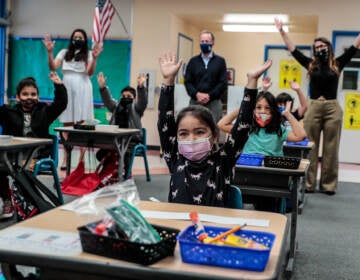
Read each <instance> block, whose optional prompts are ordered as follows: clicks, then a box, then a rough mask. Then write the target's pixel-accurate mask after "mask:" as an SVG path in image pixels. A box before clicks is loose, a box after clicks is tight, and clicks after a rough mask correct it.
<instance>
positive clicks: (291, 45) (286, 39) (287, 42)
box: [275, 18, 296, 52]
mask: <svg viewBox="0 0 360 280" xmlns="http://www.w3.org/2000/svg"><path fill="white" fill-rule="evenodd" d="M275 26H276V28H277V30H279V32H280V35H281V38H282V39H283V41H284V43H285V45H286V47H287V48H288V50H289V51H290V52H293V51H294V50H295V48H296V47H295V45H294V43H293V42H292V41H291V40H290V38H289V36H288V35H287V34H286V32H285V31H284V29H283V23H282V21H281V20H280V19H278V18H275Z"/></svg>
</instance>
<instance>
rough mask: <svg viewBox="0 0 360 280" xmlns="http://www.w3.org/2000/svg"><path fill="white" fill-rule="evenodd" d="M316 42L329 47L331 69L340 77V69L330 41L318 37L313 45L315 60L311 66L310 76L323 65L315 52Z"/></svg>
mask: <svg viewBox="0 0 360 280" xmlns="http://www.w3.org/2000/svg"><path fill="white" fill-rule="evenodd" d="M316 42H322V43H324V44H326V45H327V47H328V52H329V59H328V65H329V68H330V69H331V70H332V71H334V72H335V73H336V74H338V75H339V68H338V66H337V63H336V59H335V54H334V49H333V47H332V45H331V43H330V41H329V40H328V39H326V38H325V37H317V38H315V39H314V43H313V46H312V50H313V60H312V61H311V62H310V64H309V69H308V75H310V74H311V73H312V72H313V71H314V70H315V69H320V65H321V61H320V60H319V58H318V57H317V56H316V52H315V43H316Z"/></svg>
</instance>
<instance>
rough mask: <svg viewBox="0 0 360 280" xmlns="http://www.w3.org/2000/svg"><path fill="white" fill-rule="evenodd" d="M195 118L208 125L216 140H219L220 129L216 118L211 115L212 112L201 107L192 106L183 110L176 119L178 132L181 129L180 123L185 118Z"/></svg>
mask: <svg viewBox="0 0 360 280" xmlns="http://www.w3.org/2000/svg"><path fill="white" fill-rule="evenodd" d="M188 115H190V116H193V117H194V118H196V119H198V120H200V121H201V122H203V123H205V124H206V125H208V126H209V128H210V130H211V133H212V136H213V138H214V139H216V138H217V136H218V134H219V128H218V127H217V125H216V123H215V120H214V117H213V115H212V113H211V111H210V110H209V109H208V108H206V107H204V106H201V105H191V106H188V107H185V108H183V109H182V110H181V111H180V112H179V114H178V115H177V118H176V122H175V124H176V131H177V130H178V128H179V123H180V121H181V120H182V119H183V118H184V117H185V116H188Z"/></svg>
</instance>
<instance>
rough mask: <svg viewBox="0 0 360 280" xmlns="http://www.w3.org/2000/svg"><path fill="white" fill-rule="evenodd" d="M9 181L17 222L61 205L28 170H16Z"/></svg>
mask: <svg viewBox="0 0 360 280" xmlns="http://www.w3.org/2000/svg"><path fill="white" fill-rule="evenodd" d="M9 181H10V193H11V197H12V200H13V204H14V208H15V211H16V213H17V219H18V221H22V220H25V219H28V218H31V217H33V216H35V215H37V214H39V213H43V212H46V211H48V210H50V209H52V208H55V207H57V206H60V205H61V202H60V200H59V198H58V197H57V196H56V195H55V194H54V193H53V192H52V191H51V190H49V189H48V187H46V186H45V185H44V184H43V183H42V182H40V181H39V180H38V179H37V178H36V177H35V176H34V175H33V173H32V172H31V171H29V170H23V169H18V170H17V171H16V172H15V175H14V176H11V177H10V176H9Z"/></svg>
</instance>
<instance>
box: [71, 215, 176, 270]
mask: <svg viewBox="0 0 360 280" xmlns="http://www.w3.org/2000/svg"><path fill="white" fill-rule="evenodd" d="M96 223H99V221H98V222H95V224H96ZM89 225H90V224H89ZM153 227H154V228H155V229H156V230H157V232H158V233H159V234H160V237H161V239H162V240H161V241H160V242H158V243H155V244H141V243H135V242H131V241H128V240H124V239H119V238H114V237H109V236H103V235H98V234H93V233H92V232H90V231H89V230H88V228H87V227H86V226H82V227H79V228H78V231H79V235H80V241H81V246H82V249H83V251H84V252H87V253H91V254H96V255H101V256H105V257H109V258H114V259H120V260H124V261H129V262H135V263H139V264H143V265H149V264H153V263H155V262H157V261H159V260H161V259H163V258H165V257H167V256H173V255H174V249H175V245H176V236H177V235H178V234H179V232H180V231H179V230H178V229H174V228H168V227H161V226H156V225H153Z"/></svg>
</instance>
